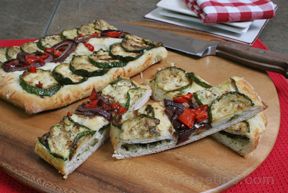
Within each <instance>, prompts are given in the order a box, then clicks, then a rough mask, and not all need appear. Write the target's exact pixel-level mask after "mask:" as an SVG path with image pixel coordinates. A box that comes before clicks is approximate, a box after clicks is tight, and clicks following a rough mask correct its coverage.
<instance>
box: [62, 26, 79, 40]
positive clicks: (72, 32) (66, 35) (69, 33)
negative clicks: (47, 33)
mask: <svg viewBox="0 0 288 193" xmlns="http://www.w3.org/2000/svg"><path fill="white" fill-rule="evenodd" d="M61 36H62V38H63V39H68V40H74V38H76V37H77V36H78V33H77V29H75V28H74V29H68V30H64V31H62V33H61Z"/></svg>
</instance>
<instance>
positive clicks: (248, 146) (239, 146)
mask: <svg viewBox="0 0 288 193" xmlns="http://www.w3.org/2000/svg"><path fill="white" fill-rule="evenodd" d="M175 74H176V75H177V76H173V75H175ZM163 75H165V76H163ZM156 76H160V78H161V77H162V76H163V77H167V76H172V77H174V79H176V80H177V77H182V79H184V81H183V82H184V85H181V84H177V86H174V87H173V84H172V83H173V79H169V80H165V79H164V80H163V79H162V80H161V81H166V82H165V83H166V85H169V84H172V88H173V89H174V90H169V89H166V91H163V90H164V89H163V87H162V86H161V84H159V82H158V84H157V80H156V79H154V80H152V81H151V83H150V84H151V87H152V88H153V96H152V97H153V98H154V99H155V100H159V101H161V100H163V99H164V98H168V99H173V98H174V97H177V96H179V95H185V94H187V93H189V92H190V93H194V92H196V91H199V90H204V89H205V88H210V87H211V85H210V84H209V83H208V82H207V81H205V80H204V79H203V78H201V77H200V76H198V75H196V74H194V73H192V72H185V71H184V70H183V69H181V68H177V67H168V68H165V69H163V70H161V71H159V72H158V73H157V74H156ZM236 79H237V78H236ZM178 80H180V79H178ZM158 81H159V78H158ZM161 81H160V83H161ZM174 81H175V80H174ZM176 82H177V81H176ZM185 82H186V83H187V84H185ZM233 83H234V84H235V86H236V87H237V85H236V83H237V81H235V80H233ZM238 84H243V82H242V83H241V82H240V83H238ZM244 84H245V83H244ZM222 89H225V87H223V88H222ZM212 91H213V89H212ZM214 92H217V91H216V90H215V89H214ZM211 93H213V92H211ZM211 93H210V94H211ZM266 124H267V120H266V117H265V114H264V113H259V114H257V115H255V117H253V118H251V119H248V120H247V121H244V122H241V123H238V124H236V125H233V126H231V127H229V128H227V129H225V130H224V131H221V132H218V133H216V134H213V135H211V136H212V137H213V138H214V139H216V140H217V141H219V142H220V143H222V144H224V145H225V146H227V147H229V148H230V149H232V150H233V151H235V152H237V153H238V154H240V155H242V156H245V155H247V154H249V153H250V152H252V151H253V150H254V149H256V147H257V144H258V142H259V139H260V135H261V133H263V132H264V130H265V127H266ZM238 131H241V132H238Z"/></svg>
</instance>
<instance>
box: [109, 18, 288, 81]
mask: <svg viewBox="0 0 288 193" xmlns="http://www.w3.org/2000/svg"><path fill="white" fill-rule="evenodd" d="M112 24H114V25H115V26H117V27H118V29H122V30H124V31H129V32H131V33H133V34H136V35H139V36H141V37H144V38H148V39H151V40H154V41H160V42H163V44H164V46H165V47H166V48H167V49H170V50H173V51H177V52H181V53H184V54H188V55H192V56H196V57H205V56H211V55H216V56H219V57H223V58H226V59H229V60H232V61H234V62H237V63H239V64H242V65H245V66H247V67H251V68H254V69H258V70H268V71H273V72H277V73H280V74H282V75H283V76H285V77H286V78H288V54H280V53H276V52H273V51H268V50H262V49H258V48H253V47H250V46H248V45H244V44H239V43H232V42H228V41H204V40H198V39H192V38H191V37H187V36H181V35H178V34H176V33H172V32H167V31H164V30H159V29H154V28H147V27H141V26H134V25H131V24H128V23H119V22H117V23H115V22H112Z"/></svg>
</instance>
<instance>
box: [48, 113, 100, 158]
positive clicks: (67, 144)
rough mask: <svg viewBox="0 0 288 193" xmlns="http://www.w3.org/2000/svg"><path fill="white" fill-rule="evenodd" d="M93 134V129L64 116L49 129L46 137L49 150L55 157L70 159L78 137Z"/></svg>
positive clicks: (78, 139) (74, 150)
mask: <svg viewBox="0 0 288 193" xmlns="http://www.w3.org/2000/svg"><path fill="white" fill-rule="evenodd" d="M94 134H95V131H93V130H91V129H89V128H87V127H85V126H83V125H80V124H78V123H75V122H74V121H72V120H71V119H70V118H69V117H64V118H63V120H62V121H61V122H60V123H58V124H56V125H54V126H53V127H52V128H51V129H50V132H49V137H48V139H47V143H48V147H49V151H50V153H51V154H52V155H53V156H55V157H58V158H61V159H63V160H70V159H71V158H72V157H73V155H74V153H75V152H76V149H77V147H78V143H79V142H80V139H83V137H91V136H93V135H94Z"/></svg>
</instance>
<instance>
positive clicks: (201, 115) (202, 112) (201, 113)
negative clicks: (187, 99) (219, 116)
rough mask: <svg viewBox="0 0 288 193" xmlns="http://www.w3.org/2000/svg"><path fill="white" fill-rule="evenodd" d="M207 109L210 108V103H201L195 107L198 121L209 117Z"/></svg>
mask: <svg viewBox="0 0 288 193" xmlns="http://www.w3.org/2000/svg"><path fill="white" fill-rule="evenodd" d="M207 110H208V105H201V106H199V107H198V108H196V109H194V111H195V114H196V120H197V122H201V121H204V120H206V119H208V113H207Z"/></svg>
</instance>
